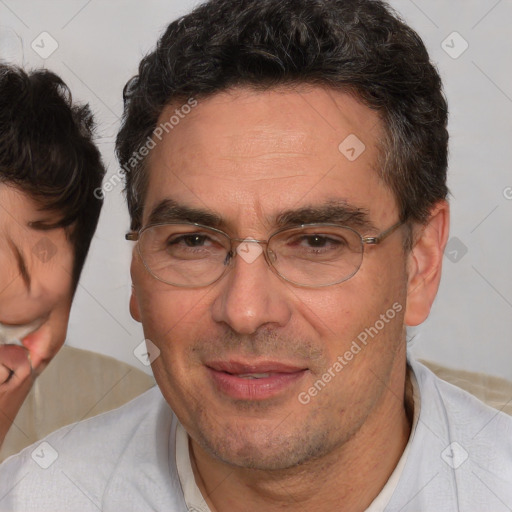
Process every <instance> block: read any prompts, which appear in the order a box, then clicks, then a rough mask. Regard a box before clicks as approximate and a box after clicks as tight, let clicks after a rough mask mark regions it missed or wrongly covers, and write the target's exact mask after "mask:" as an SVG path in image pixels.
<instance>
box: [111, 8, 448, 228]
mask: <svg viewBox="0 0 512 512" xmlns="http://www.w3.org/2000/svg"><path fill="white" fill-rule="evenodd" d="M298 84H311V85H321V86H327V87H330V88H332V89H335V90H341V91H345V92H349V93H352V94H354V95H355V96H356V97H357V98H358V99H359V100H360V101H361V102H362V103H364V104H365V105H366V106H368V107H369V108H371V109H373V110H375V111H377V112H378V113H379V116H380V118H381V119H382V121H383V125H384V128H385V135H384V140H383V141H381V151H380V153H381V154H380V161H379V167H380V173H381V177H382V178H383V180H384V182H385V183H387V185H388V186H389V187H390V189H391V190H392V191H393V193H394V195H395V198H396V201H397V204H398V208H399V212H400V218H401V220H403V221H406V220H412V221H416V222H420V223H423V222H425V221H426V220H427V219H428V217H429V213H430V211H431V209H432V206H433V205H434V204H435V203H436V202H437V201H439V200H441V199H445V198H446V196H447V194H448V189H447V185H446V169H447V160H448V132H447V130H446V125H447V117H448V108H447V104H446V101H445V97H444V94H443V92H442V84H441V79H440V77H439V74H438V72H437V70H436V69H435V67H434V65H433V64H432V63H431V62H430V59H429V56H428V53H427V50H426V48H425V46H424V44H423V42H422V40H421V39H420V37H419V36H418V35H417V34H416V32H414V31H413V30H412V29H411V28H410V27H408V26H407V25H406V24H405V23H404V22H403V21H402V20H401V19H400V18H399V16H398V15H397V14H396V13H395V12H394V11H392V9H391V8H390V7H389V6H388V5H387V4H385V3H384V2H382V1H380V0H293V1H288V0H237V1H236V2H234V1H233V0H211V1H209V2H206V3H204V4H202V5H200V6H199V7H197V8H196V9H195V10H194V11H192V12H191V13H190V14H188V15H185V16H183V17H182V18H180V19H178V20H176V21H174V22H172V23H171V24H170V25H169V27H168V28H167V30H166V31H165V33H164V34H163V35H162V36H161V38H160V40H159V41H158V44H157V47H156V49H155V50H154V51H153V52H152V53H150V54H148V55H147V56H146V57H145V58H144V59H143V60H142V61H141V63H140V66H139V74H138V75H137V76H135V77H133V78H132V79H131V80H130V81H129V82H128V83H127V84H126V86H125V89H124V100H125V111H124V116H123V123H122V127H121V130H120V131H119V134H118V136H117V142H116V152H117V156H118V159H119V162H120V164H121V167H122V168H123V172H124V173H125V176H126V194H127V201H128V208H129V212H130V216H131V228H132V229H139V228H140V227H141V216H142V207H143V201H144V196H145V190H146V187H147V175H146V171H145V168H144V162H145V160H144V159H140V160H136V165H134V164H133V162H134V161H135V160H134V159H133V158H132V156H133V154H134V152H135V151H137V149H138V148H140V147H141V146H142V145H143V144H144V142H145V141H146V140H147V138H148V137H151V135H152V133H153V131H154V129H155V127H156V123H157V120H158V118H159V115H160V114H161V112H162V110H163V109H164V108H165V107H166V106H167V105H169V104H170V103H173V102H176V101H177V100H184V99H186V98H187V97H197V98H199V99H200V98H204V97H208V96H210V95H213V94H215V93H217V92H220V91H224V90H226V89H228V88H232V87H239V86H242V87H252V88H258V89H260V88H264V89H266V88H272V87H277V86H282V85H290V86H294V85H298ZM130 158H132V160H131V161H130ZM129 163H130V164H131V165H129Z"/></svg>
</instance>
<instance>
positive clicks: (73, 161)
mask: <svg viewBox="0 0 512 512" xmlns="http://www.w3.org/2000/svg"><path fill="white" fill-rule="evenodd" d="M93 128H94V122H93V116H92V114H91V111H90V109H89V107H88V105H76V104H73V102H72V98H71V92H70V90H69V89H68V87H67V86H66V84H65V83H64V82H63V81H62V80H61V79H60V78H59V77H58V76H57V75H55V74H54V73H52V72H50V71H46V70H38V71H33V72H31V73H26V72H25V71H24V70H22V69H20V68H18V67H15V66H10V65H7V64H0V183H8V184H10V185H13V186H15V187H17V188H18V189H20V190H21V191H23V192H25V193H27V194H28V195H29V196H30V197H31V198H33V199H34V201H36V203H37V204H38V205H40V207H41V210H42V211H52V212H54V213H56V214H57V217H58V221H57V222H56V223H54V224H52V225H48V224H42V223H33V224H32V225H31V227H32V228H34V229H40V230H47V229H53V228H57V227H69V229H68V230H67V233H68V238H69V240H70V242H71V244H72V246H73V247H74V267H73V276H72V279H73V285H74V287H75V288H76V285H77V283H78V279H79V277H80V273H81V271H82V268H83V265H84V262H85V258H86V256H87V253H88V251H89V246H90V243H91V239H92V237H93V235H94V231H95V229H96V226H97V223H98V218H99V215H100V211H101V207H102V205H103V201H102V200H101V199H98V198H97V197H96V196H95V195H94V193H93V191H94V190H95V189H96V188H97V187H100V186H101V182H102V180H103V177H104V175H105V168H104V166H103V163H102V160H101V155H100V153H99V151H98V149H97V147H96V146H95V144H94V143H93V141H92V136H93Z"/></svg>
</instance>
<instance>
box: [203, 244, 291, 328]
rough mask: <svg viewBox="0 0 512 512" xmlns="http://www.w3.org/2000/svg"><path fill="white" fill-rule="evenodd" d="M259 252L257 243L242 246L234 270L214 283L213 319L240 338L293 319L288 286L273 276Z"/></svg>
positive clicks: (238, 251) (279, 325) (237, 253)
mask: <svg viewBox="0 0 512 512" xmlns="http://www.w3.org/2000/svg"><path fill="white" fill-rule="evenodd" d="M262 252H263V251H262V248H261V245H259V244H257V243H254V242H249V243H248V242H243V243H241V244H240V245H239V246H238V248H237V251H236V256H235V259H234V261H233V263H232V264H233V268H232V269H231V270H230V271H229V272H228V273H227V274H226V275H225V276H224V277H223V278H222V279H221V280H220V281H219V282H218V283H217V286H218V295H217V296H216V297H215V300H214V302H213V305H212V315H213V319H214V320H215V321H216V322H221V323H225V324H227V325H229V327H231V329H233V330H234V331H235V332H238V333H239V334H253V333H255V332H256V331H257V330H258V329H259V328H261V327H262V326H269V325H271V326H272V327H283V326H285V325H286V324H287V323H288V321H289V320H290V317H291V315H292V305H291V301H290V298H289V296H288V293H287V285H286V284H285V283H284V282H283V281H282V280H281V279H279V278H278V277H277V276H276V275H275V274H274V273H273V272H272V270H271V269H270V268H269V266H268V265H267V262H266V261H265V258H264V255H263V254H262Z"/></svg>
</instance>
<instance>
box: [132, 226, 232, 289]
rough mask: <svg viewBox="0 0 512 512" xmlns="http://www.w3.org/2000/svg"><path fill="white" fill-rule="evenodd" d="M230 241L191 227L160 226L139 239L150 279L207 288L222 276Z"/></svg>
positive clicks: (201, 228)
mask: <svg viewBox="0 0 512 512" xmlns="http://www.w3.org/2000/svg"><path fill="white" fill-rule="evenodd" d="M229 249H230V242H229V239H228V238H227V237H226V236H225V235H223V234H222V233H218V232H216V231H215V230H212V229H208V228H203V227H199V226H195V225H192V224H162V225H157V226H151V227H149V228H147V229H145V230H144V231H143V232H142V234H141V237H140V239H139V251H140V254H141V257H142V260H143V262H144V264H145V266H146V268H147V269H148V270H149V272H150V273H151V274H153V276H155V277H156V278H157V279H159V280H160V281H164V282H165V283H168V284H172V285H175V286H188V287H194V286H206V285H207V284H210V283H213V282H214V281H216V280H217V279H218V278H219V277H220V276H221V275H222V273H223V272H224V269H225V261H226V256H227V254H228V252H229Z"/></svg>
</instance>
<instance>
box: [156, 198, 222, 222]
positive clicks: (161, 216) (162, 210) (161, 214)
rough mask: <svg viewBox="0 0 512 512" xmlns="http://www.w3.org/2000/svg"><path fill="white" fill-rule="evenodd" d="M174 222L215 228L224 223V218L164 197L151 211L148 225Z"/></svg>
mask: <svg viewBox="0 0 512 512" xmlns="http://www.w3.org/2000/svg"><path fill="white" fill-rule="evenodd" d="M172 222H193V223H196V224H204V225H205V226H211V227H214V228H219V227H222V226H223V225H224V222H223V220H222V218H221V217H220V216H219V215H217V214H215V213H213V212H211V211H207V210H201V209H199V208H190V207H188V206H184V205H181V204H178V203H177V202H176V201H174V200H173V199H164V200H163V201H160V202H159V203H158V204H157V205H156V206H155V208H153V210H152V211H151V213H150V215H149V219H148V225H152V224H166V223H172Z"/></svg>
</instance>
